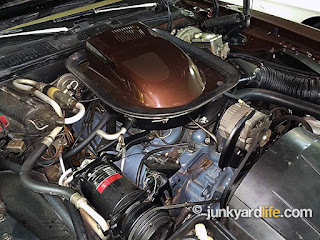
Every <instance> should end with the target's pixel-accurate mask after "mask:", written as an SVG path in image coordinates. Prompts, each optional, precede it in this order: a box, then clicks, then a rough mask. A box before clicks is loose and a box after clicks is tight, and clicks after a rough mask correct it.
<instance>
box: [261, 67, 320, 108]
mask: <svg viewBox="0 0 320 240" xmlns="http://www.w3.org/2000/svg"><path fill="white" fill-rule="evenodd" d="M255 74H256V79H257V80H258V81H259V87H260V88H264V89H268V90H272V91H276V92H280V93H283V94H286V95H288V96H291V97H295V98H299V99H303V100H306V101H309V102H314V103H319V102H320V78H308V77H300V76H296V75H291V74H288V73H284V72H281V71H279V70H276V69H273V68H270V67H266V66H261V67H260V68H258V69H257V70H256V71H255Z"/></svg>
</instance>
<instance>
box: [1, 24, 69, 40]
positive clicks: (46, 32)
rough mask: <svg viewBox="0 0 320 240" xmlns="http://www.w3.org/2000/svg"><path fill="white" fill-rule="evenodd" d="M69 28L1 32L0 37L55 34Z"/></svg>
mask: <svg viewBox="0 0 320 240" xmlns="http://www.w3.org/2000/svg"><path fill="white" fill-rule="evenodd" d="M67 31H69V29H68V28H67V27H60V28H48V29H41V30H35V31H28V32H17V33H9V34H0V38H10V37H18V36H30V35H41V34H55V33H60V32H67Z"/></svg>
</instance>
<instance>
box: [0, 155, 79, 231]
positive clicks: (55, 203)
mask: <svg viewBox="0 0 320 240" xmlns="http://www.w3.org/2000/svg"><path fill="white" fill-rule="evenodd" d="M0 168H1V169H3V170H11V171H13V172H15V173H17V174H20V172H21V169H22V168H21V165H19V164H17V163H15V162H12V161H9V160H5V159H0ZM43 197H44V198H45V199H46V200H47V201H48V203H49V204H50V205H51V206H52V208H53V209H54V210H55V211H56V213H57V214H58V216H59V217H60V218H61V219H62V221H63V222H64V223H65V224H66V225H67V227H68V228H69V229H70V230H71V231H73V232H74V227H73V224H72V221H71V218H70V214H69V212H68V211H67V209H66V207H65V206H64V205H63V203H62V202H61V200H60V199H59V198H58V197H57V196H51V195H48V194H44V195H43Z"/></svg>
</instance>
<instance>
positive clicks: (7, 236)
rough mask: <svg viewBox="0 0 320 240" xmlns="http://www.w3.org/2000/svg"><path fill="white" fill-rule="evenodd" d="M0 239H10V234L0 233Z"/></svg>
mask: <svg viewBox="0 0 320 240" xmlns="http://www.w3.org/2000/svg"><path fill="white" fill-rule="evenodd" d="M2 239H3V240H11V236H10V235H9V234H8V233H4V234H3V235H2Z"/></svg>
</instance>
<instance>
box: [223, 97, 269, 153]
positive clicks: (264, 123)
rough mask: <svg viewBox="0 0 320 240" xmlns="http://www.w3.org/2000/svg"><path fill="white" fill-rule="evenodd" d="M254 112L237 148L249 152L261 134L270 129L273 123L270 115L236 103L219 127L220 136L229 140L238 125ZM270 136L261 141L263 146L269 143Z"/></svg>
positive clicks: (246, 123) (244, 128)
mask: <svg viewBox="0 0 320 240" xmlns="http://www.w3.org/2000/svg"><path fill="white" fill-rule="evenodd" d="M253 111H254V114H253V116H252V117H251V118H250V119H248V120H247V121H246V122H245V125H244V127H243V129H242V131H241V133H240V136H239V139H238V141H237V144H236V146H237V147H239V148H241V149H245V150H248V149H249V148H250V146H251V143H252V142H253V140H254V139H255V138H256V137H257V136H258V135H259V134H260V132H261V131H262V130H264V129H268V128H269V126H270V124H271V122H270V120H269V116H268V115H266V114H264V113H262V112H259V111H257V110H255V109H254V108H252V107H250V106H248V105H247V104H245V103H240V102H239V103H235V104H234V105H232V106H230V107H229V108H228V109H227V111H226V112H225V113H224V114H223V116H222V118H221V121H220V125H219V134H220V135H221V136H222V137H223V138H225V139H227V138H228V137H229V135H230V133H231V132H232V130H233V129H234V127H235V126H236V125H237V123H238V122H239V121H240V120H241V119H242V118H243V117H245V116H248V115H249V114H251V113H252V112H253ZM269 134H270V133H269V132H267V133H266V136H264V137H263V138H264V139H262V141H260V145H261V146H263V145H264V144H265V143H266V142H267V141H266V140H267V139H268V138H269V136H268V135H269Z"/></svg>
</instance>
